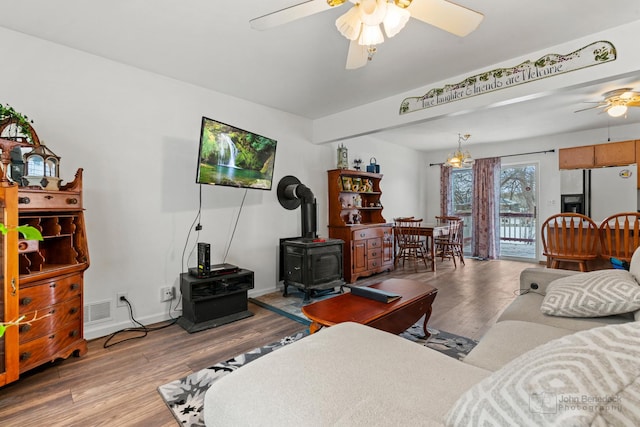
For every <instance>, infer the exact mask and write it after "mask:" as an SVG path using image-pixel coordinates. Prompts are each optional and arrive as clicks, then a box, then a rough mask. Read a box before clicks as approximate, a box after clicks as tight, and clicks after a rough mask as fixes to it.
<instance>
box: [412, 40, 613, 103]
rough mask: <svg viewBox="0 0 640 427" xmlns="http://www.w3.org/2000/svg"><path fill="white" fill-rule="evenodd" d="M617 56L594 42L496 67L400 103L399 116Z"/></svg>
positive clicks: (606, 44) (605, 43) (609, 47)
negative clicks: (576, 48) (572, 49)
mask: <svg viewBox="0 0 640 427" xmlns="http://www.w3.org/2000/svg"><path fill="white" fill-rule="evenodd" d="M616 57H617V55H616V48H615V47H614V46H613V44H612V43H611V42H608V41H598V42H594V43H591V44H590V45H587V46H585V47H583V48H581V49H578V50H576V51H575V52H572V53H569V54H567V55H558V54H555V53H550V54H547V55H545V56H543V57H542V58H540V59H538V60H537V61H535V62H531V61H525V62H523V63H522V64H520V65H517V66H515V67H513V68H497V69H495V70H493V71H488V72H486V73H482V74H477V75H475V76H472V77H467V78H466V79H464V80H463V81H461V82H460V83H457V84H450V85H446V86H445V87H443V88H433V89H431V90H429V91H428V92H427V93H426V94H425V95H423V96H417V97H410V98H405V99H404V100H403V101H402V103H401V104H400V114H401V115H402V114H406V113H411V112H413V111H418V110H424V109H426V108H430V107H436V106H438V105H442V104H448V103H449V102H454V101H459V100H461V99H465V98H470V97H472V96H476V95H482V94H485V93H489V92H494V91H496V90H500V89H505V88H508V87H511V86H517V85H521V84H523V83H529V82H533V81H536V80H540V79H544V78H547V77H553V76H556V75H559V74H564V73H568V72H569V71H574V70H579V69H581V68H587V67H591V66H593V65H598V64H604V63H605V62H610V61H615V60H616Z"/></svg>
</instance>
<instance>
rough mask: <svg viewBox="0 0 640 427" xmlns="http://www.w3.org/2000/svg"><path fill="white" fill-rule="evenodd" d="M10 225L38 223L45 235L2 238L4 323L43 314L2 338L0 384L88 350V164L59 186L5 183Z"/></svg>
mask: <svg viewBox="0 0 640 427" xmlns="http://www.w3.org/2000/svg"><path fill="white" fill-rule="evenodd" d="M0 199H1V200H2V201H3V204H4V206H3V207H2V208H1V209H0V210H1V211H2V217H3V218H2V220H3V221H4V223H5V224H7V225H17V224H20V225H32V226H33V227H35V228H37V229H38V230H40V232H41V233H42V235H43V239H44V240H42V241H40V242H37V244H33V243H31V244H26V242H25V243H24V244H20V245H18V236H17V233H9V234H8V235H7V236H5V237H4V238H3V244H2V250H3V252H2V255H3V256H2V263H3V271H4V273H5V274H4V277H3V282H4V286H3V288H2V290H1V292H0V307H1V308H2V316H1V317H0V319H2V321H5V322H6V321H13V320H15V319H17V318H18V317H19V316H22V315H24V316H25V319H32V318H33V317H34V316H37V317H38V319H39V320H36V321H34V322H31V324H21V325H20V326H19V327H15V326H12V327H9V328H8V329H7V331H6V334H5V336H4V337H3V338H0V359H1V360H0V386H2V385H5V384H8V383H10V382H13V381H16V380H17V379H19V377H20V374H22V373H24V372H26V371H28V370H30V369H33V368H35V367H37V366H40V365H42V364H45V363H47V362H51V361H53V360H55V359H58V358H67V357H69V356H70V355H76V356H81V355H84V354H85V353H86V352H87V342H86V340H85V339H84V314H83V292H84V290H83V289H84V288H83V276H84V271H85V270H86V269H87V268H88V267H89V253H88V244H87V238H86V232H85V222H84V211H83V208H82V169H79V170H78V171H77V173H76V175H75V179H74V180H73V181H72V182H70V183H68V184H66V185H63V186H62V187H61V189H60V190H59V191H47V190H40V189H32V188H18V187H17V185H15V184H9V183H6V185H5V186H0Z"/></svg>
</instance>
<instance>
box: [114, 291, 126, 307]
mask: <svg viewBox="0 0 640 427" xmlns="http://www.w3.org/2000/svg"><path fill="white" fill-rule="evenodd" d="M123 297H124V298H126V299H129V294H127V293H126V292H118V293H117V294H116V307H126V306H127V303H126V302H125V301H124V300H123V299H122V298H123Z"/></svg>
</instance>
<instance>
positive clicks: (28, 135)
mask: <svg viewBox="0 0 640 427" xmlns="http://www.w3.org/2000/svg"><path fill="white" fill-rule="evenodd" d="M31 123H33V120H31V119H29V117H27V116H26V115H24V114H22V113H20V112H18V111H16V110H15V109H14V108H13V107H12V106H10V105H9V104H4V105H3V104H0V136H1V135H2V132H3V131H4V129H5V128H7V127H9V126H10V125H12V124H14V125H15V129H14V130H13V134H9V135H5V136H3V138H9V139H18V138H20V137H23V138H25V139H26V140H27V142H29V143H30V144H34V145H39V143H40V141H39V140H38V136H37V135H36V133H35V131H34V129H33V126H31Z"/></svg>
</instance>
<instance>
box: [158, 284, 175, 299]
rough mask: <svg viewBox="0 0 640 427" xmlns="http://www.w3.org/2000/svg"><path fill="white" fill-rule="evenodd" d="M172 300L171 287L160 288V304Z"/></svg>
mask: <svg viewBox="0 0 640 427" xmlns="http://www.w3.org/2000/svg"><path fill="white" fill-rule="evenodd" d="M173 298H174V292H173V286H167V287H165V288H160V302H164V301H171V300H172V299H173Z"/></svg>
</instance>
